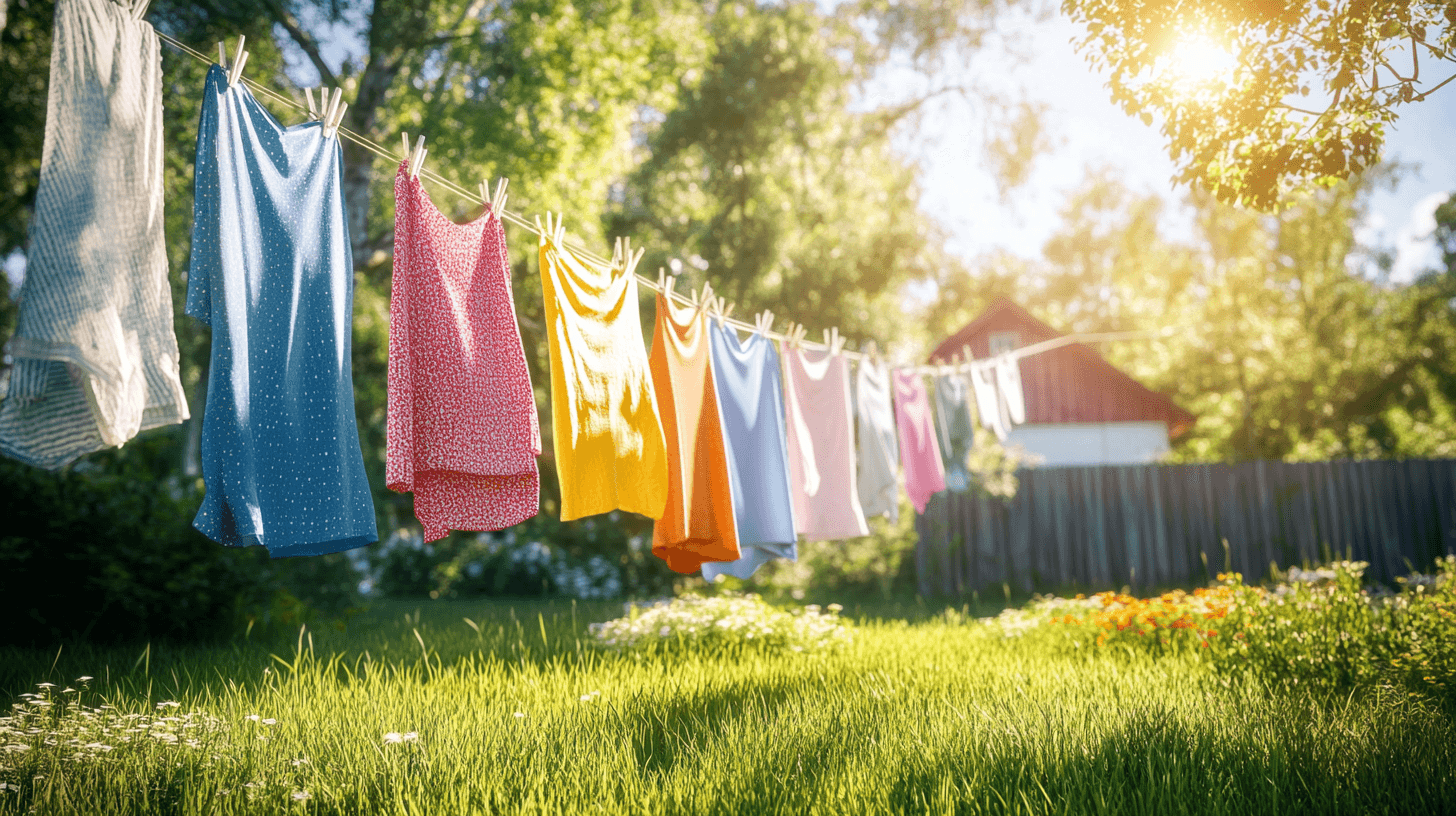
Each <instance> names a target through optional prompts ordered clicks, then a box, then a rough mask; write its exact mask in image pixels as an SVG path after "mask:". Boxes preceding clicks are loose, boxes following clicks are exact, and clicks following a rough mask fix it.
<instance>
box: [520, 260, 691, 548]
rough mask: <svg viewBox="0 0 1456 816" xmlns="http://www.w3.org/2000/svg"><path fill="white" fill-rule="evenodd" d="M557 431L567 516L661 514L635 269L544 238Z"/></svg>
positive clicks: (661, 475) (657, 444)
mask: <svg viewBox="0 0 1456 816" xmlns="http://www.w3.org/2000/svg"><path fill="white" fill-rule="evenodd" d="M540 257H541V289H542V294H543V295H544V297H545V301H546V326H547V332H548V339H549V351H550V354H551V417H552V422H551V428H552V431H553V440H552V445H553V446H554V448H555V452H556V476H557V479H559V480H560V483H561V520H562V521H570V520H571V519H576V518H581V517H583V516H591V515H596V514H597V513H606V512H608V511H610V510H616V509H622V510H627V511H629V512H632V513H640V514H641V515H644V516H648V517H650V518H654V519H657V518H662V513H663V509H664V508H665V507H666V505H667V492H668V471H667V451H666V442H665V440H664V437H663V433H662V420H661V419H660V418H659V415H658V410H657V401H656V400H655V399H654V398H653V392H652V375H651V373H650V372H649V370H648V365H647V347H646V346H645V345H644V344H643V342H642V325H641V322H640V317H639V312H638V308H637V278H636V276H635V275H633V274H632V273H631V270H629V269H613V270H606V269H600V270H599V269H596V268H593V267H591V266H588V265H587V264H585V263H583V262H582V261H580V260H579V259H577V257H576V256H575V255H573V254H572V253H571V251H570V250H568V249H567V248H565V247H558V246H557V245H556V244H555V242H554V241H553V240H552V239H551V238H550V237H549V236H545V235H543V236H542V237H541V243H540Z"/></svg>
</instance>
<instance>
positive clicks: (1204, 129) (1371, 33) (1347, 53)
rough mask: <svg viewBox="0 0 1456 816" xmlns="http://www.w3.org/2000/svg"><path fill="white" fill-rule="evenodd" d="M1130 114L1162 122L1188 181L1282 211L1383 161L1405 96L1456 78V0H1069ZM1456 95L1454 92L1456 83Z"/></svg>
mask: <svg viewBox="0 0 1456 816" xmlns="http://www.w3.org/2000/svg"><path fill="white" fill-rule="evenodd" d="M1062 9H1063V11H1064V12H1066V14H1067V15H1068V16H1070V17H1071V18H1072V20H1073V21H1075V22H1077V23H1080V24H1083V25H1085V26H1086V33H1085V35H1083V36H1082V37H1081V38H1080V39H1078V40H1077V42H1076V44H1077V46H1078V48H1079V49H1080V50H1082V51H1083V52H1085V53H1086V55H1087V58H1088V61H1089V62H1091V63H1092V64H1093V65H1094V66H1099V67H1102V68H1106V69H1109V70H1110V77H1109V79H1108V86H1109V87H1110V89H1111V91H1112V97H1113V99H1114V101H1116V102H1117V103H1118V104H1119V105H1121V106H1122V108H1123V109H1124V110H1126V111H1127V112H1128V113H1129V114H1133V115H1136V116H1140V117H1141V118H1142V120H1143V121H1144V122H1147V123H1149V124H1151V123H1152V122H1153V121H1154V119H1158V120H1161V122H1162V132H1163V134H1164V135H1165V136H1166V137H1167V138H1168V140H1169V153H1170V155H1171V156H1172V158H1173V160H1174V162H1176V163H1177V164H1178V167H1179V172H1178V177H1177V180H1178V181H1180V182H1186V183H1191V184H1194V185H1196V186H1199V187H1202V188H1204V189H1206V190H1207V191H1209V192H1211V193H1213V194H1214V195H1215V196H1216V197H1217V198H1218V200H1220V201H1223V202H1225V203H1236V204H1243V205H1248V206H1253V207H1256V208H1259V209H1264V210H1268V209H1272V208H1275V207H1276V206H1278V204H1279V202H1280V200H1281V199H1282V198H1283V196H1284V195H1285V194H1286V193H1288V192H1289V191H1291V190H1293V189H1294V188H1296V187H1297V186H1299V185H1301V184H1307V183H1311V182H1312V183H1317V184H1322V185H1329V184H1331V183H1333V182H1334V181H1336V180H1339V179H1345V178H1349V177H1350V176H1352V175H1354V174H1356V173H1359V172H1360V171H1362V170H1364V169H1366V168H1368V167H1371V166H1373V165H1374V164H1376V163H1377V162H1378V161H1379V160H1380V154H1381V147H1382V146H1383V144H1384V142H1385V136H1386V129H1387V128H1388V127H1389V126H1391V125H1392V124H1394V122H1395V121H1396V119H1397V118H1398V117H1399V109H1400V107H1401V106H1402V105H1407V104H1411V103H1416V102H1421V101H1423V100H1425V99H1426V98H1428V97H1429V96H1430V95H1431V94H1433V93H1436V92H1437V91H1440V90H1441V89H1443V88H1447V87H1448V86H1452V85H1456V2H1451V1H1450V0H1428V1H1427V2H1408V1H1407V2H1391V1H1390V0H1144V2H1140V3H1127V2H1122V1H1121V0H1064V1H1063V3H1062ZM1448 92H1451V91H1450V90H1449V89H1448Z"/></svg>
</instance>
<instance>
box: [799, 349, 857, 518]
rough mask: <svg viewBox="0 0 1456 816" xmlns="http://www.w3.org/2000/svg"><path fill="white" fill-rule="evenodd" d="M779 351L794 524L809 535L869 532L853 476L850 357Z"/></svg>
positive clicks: (816, 352) (820, 351)
mask: <svg viewBox="0 0 1456 816" xmlns="http://www.w3.org/2000/svg"><path fill="white" fill-rule="evenodd" d="M783 352H784V353H783V358H784V416H785V419H786V420H787V421H788V422H787V424H788V431H789V432H788V443H789V483H790V484H789V488H790V494H791V495H792V496H793V500H794V526H795V528H796V529H797V531H798V533H799V534H800V535H802V536H804V538H805V539H807V540H809V541H824V540H828V539H836V538H854V537H856V536H864V535H869V532H870V531H869V527H868V526H866V525H865V517H864V510H862V509H861V508H860V503H859V488H858V486H857V484H856V479H855V462H854V425H853V420H854V417H853V409H852V408H851V405H850V401H849V361H848V360H847V359H846V358H845V357H844V355H843V354H834V355H831V354H830V353H829V352H828V351H824V350H812V349H803V348H798V347H794V346H788V345H785V346H784V349H783Z"/></svg>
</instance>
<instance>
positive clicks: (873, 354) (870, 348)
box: [864, 338, 880, 362]
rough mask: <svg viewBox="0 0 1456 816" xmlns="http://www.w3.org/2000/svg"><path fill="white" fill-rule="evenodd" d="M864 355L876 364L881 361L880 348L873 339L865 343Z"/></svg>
mask: <svg viewBox="0 0 1456 816" xmlns="http://www.w3.org/2000/svg"><path fill="white" fill-rule="evenodd" d="M864 353H865V356H867V357H869V358H870V359H871V360H873V361H875V362H879V361H880V346H879V344H878V343H876V342H875V341H874V339H873V338H872V339H869V340H866V341H865V344H864Z"/></svg>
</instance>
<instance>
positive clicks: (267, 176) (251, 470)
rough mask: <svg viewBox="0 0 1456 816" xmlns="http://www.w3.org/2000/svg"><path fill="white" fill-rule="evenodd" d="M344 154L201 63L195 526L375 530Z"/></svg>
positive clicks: (336, 535) (241, 533)
mask: <svg viewBox="0 0 1456 816" xmlns="http://www.w3.org/2000/svg"><path fill="white" fill-rule="evenodd" d="M341 161H342V153H341V151H340V149H339V142H338V139H337V138H336V137H328V138H325V137H324V134H323V126H322V125H321V124H320V123H318V122H310V123H308V124H303V125H297V126H294V127H291V128H285V127H283V126H282V125H280V124H279V123H278V122H277V120H275V119H274V118H273V117H272V116H271V115H270V114H269V113H268V112H267V111H266V110H264V109H263V107H262V106H261V105H259V104H258V100H256V99H254V98H253V95H252V94H251V93H250V92H249V91H248V89H247V88H246V87H244V86H243V84H242V83H241V82H239V83H238V84H237V85H235V86H233V87H231V88H229V87H228V85H227V77H226V74H225V73H224V72H223V70H222V69H221V68H220V67H218V66H216V65H214V66H212V69H211V70H210V71H208V74H207V92H206V96H205V98H204V100H203V105H202V121H201V123H200V125H199V126H198V131H197V162H196V181H195V184H196V187H195V195H196V199H195V202H194V205H193V206H194V218H195V220H194V223H193V227H192V260H191V265H190V267H189V268H188V277H187V313H188V314H190V315H192V316H193V317H195V318H197V319H198V320H201V321H202V322H203V323H206V324H208V325H210V326H211V327H212V355H211V359H210V371H209V375H208V383H207V406H206V408H205V410H204V413H203V423H202V475H203V480H204V482H205V483H206V486H207V495H206V497H205V498H204V499H203V502H202V508H201V509H200V510H199V511H198V513H197V518H196V520H195V521H194V522H193V524H194V525H195V526H196V527H197V529H198V530H200V531H202V532H203V533H204V534H205V535H207V536H208V537H209V538H211V539H213V540H215V541H218V542H221V543H223V544H226V545H229V546H246V545H254V544H261V545H263V546H264V547H267V548H268V551H269V553H270V554H272V555H273V556H274V557H280V556H293V555H319V554H322V553H329V552H337V551H339V550H346V549H350V548H353V547H359V546H363V545H365V544H369V543H371V542H374V541H377V540H378V538H379V536H378V532H377V529H376V527H375V521H374V501H373V499H372V498H371V496H370V493H369V481H368V479H367V478H366V477H365V475H364V457H363V454H362V453H361V451H360V448H359V431H358V427H357V426H356V425H355V419H354V390H353V384H352V383H353V377H352V371H351V365H350V361H349V360H350V357H349V355H350V345H351V336H352V319H351V318H352V314H353V300H354V286H353V280H354V279H353V268H354V266H353V260H352V258H351V256H350V251H349V231H348V227H347V225H346V222H345V220H344V203H343V197H342V193H341V189H342V188H341V184H342V173H341Z"/></svg>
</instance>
